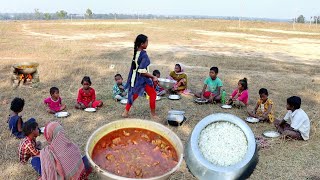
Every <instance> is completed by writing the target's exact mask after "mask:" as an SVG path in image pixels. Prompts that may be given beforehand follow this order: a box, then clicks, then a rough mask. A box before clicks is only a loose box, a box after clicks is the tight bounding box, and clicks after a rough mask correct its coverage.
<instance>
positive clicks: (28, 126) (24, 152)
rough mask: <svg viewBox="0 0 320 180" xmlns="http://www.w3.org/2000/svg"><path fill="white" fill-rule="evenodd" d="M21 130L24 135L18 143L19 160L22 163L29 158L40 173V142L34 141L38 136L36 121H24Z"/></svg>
mask: <svg viewBox="0 0 320 180" xmlns="http://www.w3.org/2000/svg"><path fill="white" fill-rule="evenodd" d="M23 132H24V134H25V135H26V137H25V138H24V139H22V140H21V142H20V145H19V160H20V162H21V163H22V164H26V163H27V162H28V160H29V159H30V158H32V159H31V165H32V167H33V168H34V169H36V170H37V172H38V173H39V174H40V173H41V172H40V168H39V167H40V157H39V155H40V151H39V150H40V146H41V144H40V142H38V143H37V142H36V138H37V137H38V136H39V128H38V123H36V122H26V123H25V124H24V126H23Z"/></svg>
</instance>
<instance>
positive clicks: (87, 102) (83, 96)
mask: <svg viewBox="0 0 320 180" xmlns="http://www.w3.org/2000/svg"><path fill="white" fill-rule="evenodd" d="M81 84H82V88H80V89H79V91H78V98H77V104H76V106H75V107H76V108H77V109H85V108H91V107H92V108H97V107H101V106H102V105H103V103H102V101H100V100H96V91H95V90H94V89H93V88H92V87H90V86H91V80H90V77H89V76H85V77H83V79H82V81H81Z"/></svg>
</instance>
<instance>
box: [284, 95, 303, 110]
mask: <svg viewBox="0 0 320 180" xmlns="http://www.w3.org/2000/svg"><path fill="white" fill-rule="evenodd" d="M287 104H289V105H290V106H293V107H294V109H299V108H300V106H301V98H300V97H298V96H291V97H289V98H288V99H287Z"/></svg>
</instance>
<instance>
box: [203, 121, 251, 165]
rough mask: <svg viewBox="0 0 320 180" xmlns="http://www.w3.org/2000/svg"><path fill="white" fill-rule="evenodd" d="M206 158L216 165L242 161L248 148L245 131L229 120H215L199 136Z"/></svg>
mask: <svg viewBox="0 0 320 180" xmlns="http://www.w3.org/2000/svg"><path fill="white" fill-rule="evenodd" d="M199 148H200V151H201V153H202V154H203V156H204V158H205V159H207V160H208V161H210V162H211V163H213V164H215V165H220V166H230V165H234V164H236V163H238V162H240V161H241V160H242V159H243V157H244V156H245V154H246V153H247V149H248V142H247V138H246V136H245V134H244V132H243V131H242V130H241V129H240V127H238V126H237V125H235V124H233V123H229V122H215V123H212V124H209V125H208V126H207V127H206V128H204V129H203V130H202V131H201V133H200V137H199Z"/></svg>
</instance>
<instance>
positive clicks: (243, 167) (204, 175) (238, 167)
mask: <svg viewBox="0 0 320 180" xmlns="http://www.w3.org/2000/svg"><path fill="white" fill-rule="evenodd" d="M222 121H225V122H230V123H233V124H235V125H237V126H239V127H240V129H242V131H243V132H244V134H245V136H246V138H247V142H248V150H247V153H246V154H245V156H244V158H243V159H242V160H241V161H240V162H238V163H236V164H234V165H231V166H227V167H222V166H218V165H215V164H212V163H210V162H209V161H208V160H206V159H205V158H204V157H203V155H202V153H201V152H200V149H199V146H198V141H199V137H200V133H201V131H202V130H203V129H204V128H205V127H206V126H208V125H209V124H211V123H214V122H222ZM185 151H186V152H185V154H186V157H185V160H186V163H187V165H188V168H189V169H190V171H191V173H192V174H193V175H194V176H195V177H196V178H198V179H200V180H214V179H219V180H220V179H221V180H223V179H246V178H248V177H249V176H250V175H251V174H252V172H253V170H254V168H255V167H256V165H257V162H258V152H257V147H256V141H255V137H254V134H253V132H252V131H251V129H250V127H249V126H248V125H247V124H246V123H245V122H244V121H243V120H242V119H240V118H239V117H237V116H235V115H232V114H225V113H217V114H211V115H209V116H207V117H205V118H204V119H202V120H201V121H200V122H199V123H198V124H197V125H196V126H195V128H194V129H193V131H192V133H191V136H190V138H189V140H188V142H187V145H186V149H185Z"/></svg>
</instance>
